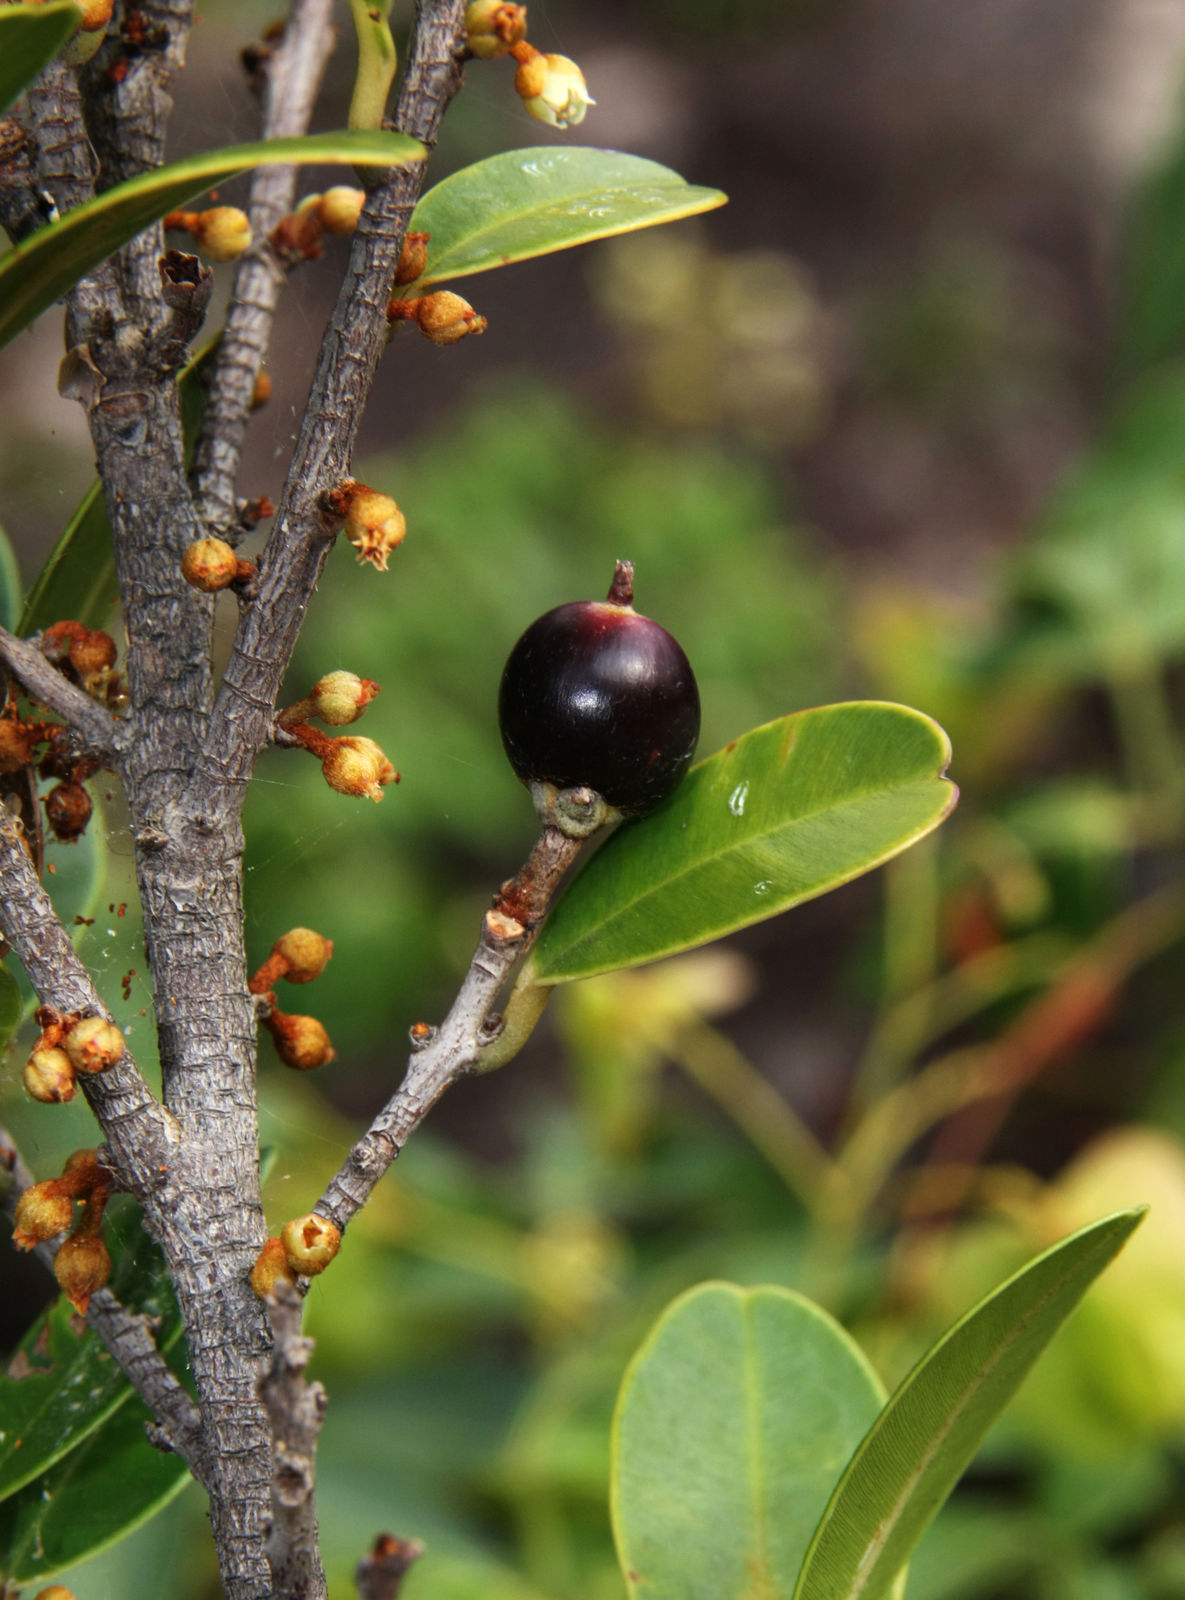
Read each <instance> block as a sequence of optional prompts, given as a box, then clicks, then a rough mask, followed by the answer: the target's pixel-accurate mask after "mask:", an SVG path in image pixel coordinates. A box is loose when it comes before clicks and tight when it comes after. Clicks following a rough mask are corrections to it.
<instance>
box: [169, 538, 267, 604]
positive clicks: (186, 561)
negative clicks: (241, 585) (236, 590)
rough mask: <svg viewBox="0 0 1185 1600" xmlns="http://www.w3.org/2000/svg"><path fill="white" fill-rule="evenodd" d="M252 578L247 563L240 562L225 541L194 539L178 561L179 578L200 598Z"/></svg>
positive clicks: (252, 570) (250, 568)
mask: <svg viewBox="0 0 1185 1600" xmlns="http://www.w3.org/2000/svg"><path fill="white" fill-rule="evenodd" d="M254 574H255V569H254V567H253V566H252V565H251V563H250V562H249V561H240V560H239V558H238V556H237V555H235V553H234V551H233V550H232V549H231V547H230V545H228V544H227V542H226V540H225V539H195V540H194V541H193V543H192V544H191V545H189V546H188V548H187V549H186V551H185V554H184V555H183V556H182V557H181V576H182V577H183V578H184V579H185V581H186V583H188V584H190V585H191V586H192V587H193V588H195V589H201V590H202V592H203V593H204V594H214V593H215V592H216V591H217V590H219V589H226V588H229V586H230V585H231V584H232V583H238V582H240V581H241V580H242V579H244V578H248V577H253V576H254Z"/></svg>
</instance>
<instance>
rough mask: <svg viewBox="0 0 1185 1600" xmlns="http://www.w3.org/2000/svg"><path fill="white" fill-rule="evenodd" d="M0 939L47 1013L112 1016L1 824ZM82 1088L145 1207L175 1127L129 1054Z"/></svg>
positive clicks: (119, 1171)
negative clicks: (13, 954) (48, 1008)
mask: <svg viewBox="0 0 1185 1600" xmlns="http://www.w3.org/2000/svg"><path fill="white" fill-rule="evenodd" d="M0 932H3V934H4V937H5V938H6V939H7V940H8V942H9V944H10V945H11V946H12V948H13V950H14V951H15V952H16V954H17V956H18V957H19V959H20V962H21V965H22V966H23V967H24V969H25V972H26V973H27V974H28V978H29V982H30V983H31V984H32V985H33V988H34V990H35V992H36V994H37V996H38V998H39V999H40V1000H41V1003H42V1004H43V1005H46V1006H52V1007H53V1009H54V1010H55V1011H60V1012H62V1013H66V1012H71V1011H81V1012H83V1013H85V1014H94V1013H98V1014H101V1015H102V1016H105V1017H109V1016H110V1012H109V1011H108V1010H107V1008H106V1006H104V1004H103V1002H102V1001H101V1000H100V998H99V995H98V992H97V991H96V989H95V987H94V985H93V984H92V983H91V980H90V974H89V973H88V972H87V970H86V967H85V966H84V965H83V963H82V962H81V961H80V960H79V958H78V955H77V953H76V952H75V949H74V946H73V945H72V944H71V943H70V937H69V935H68V934H67V932H66V930H65V928H64V927H63V926H62V924H61V921H60V920H59V918H58V914H57V912H56V911H55V910H54V908H53V905H52V904H51V902H50V899H49V896H48V895H47V894H46V892H45V890H44V889H43V888H42V887H41V884H40V882H39V880H38V878H37V873H36V871H35V869H34V867H33V863H32V861H31V860H30V859H29V854H28V852H27V851H26V849H25V846H24V843H23V841H22V839H21V835H20V832H19V827H18V825H17V824H16V823H14V822H12V821H11V820H8V819H4V820H0ZM81 1081H82V1089H83V1093H84V1094H85V1095H86V1098H87V1102H88V1104H89V1105H90V1108H91V1110H92V1111H93V1112H94V1114H95V1116H96V1117H97V1118H98V1121H99V1126H100V1127H101V1128H102V1130H103V1136H104V1138H105V1139H106V1140H107V1144H108V1147H109V1149H110V1151H111V1157H112V1160H111V1166H112V1169H113V1170H114V1172H115V1173H116V1176H117V1177H118V1178H119V1181H120V1183H121V1185H122V1186H123V1187H124V1188H125V1189H127V1190H129V1191H130V1192H131V1193H132V1194H134V1195H135V1196H136V1197H137V1198H138V1199H141V1200H143V1199H144V1198H145V1197H146V1196H147V1195H149V1194H150V1193H151V1192H152V1191H153V1190H155V1189H157V1188H159V1186H160V1182H161V1173H162V1171H163V1170H166V1169H167V1167H168V1165H169V1163H170V1161H171V1159H172V1155H173V1151H174V1149H175V1147H176V1144H177V1140H178V1132H177V1128H176V1124H175V1123H174V1122H173V1120H172V1118H171V1117H170V1116H169V1115H168V1113H167V1112H166V1111H165V1110H164V1108H163V1107H162V1106H161V1105H160V1104H159V1103H158V1102H157V1101H156V1100H155V1099H154V1098H153V1095H152V1091H151V1090H150V1089H149V1087H148V1085H147V1084H146V1083H145V1081H144V1079H143V1078H142V1077H141V1075H140V1072H139V1069H138V1068H137V1066H136V1064H135V1062H134V1060H133V1059H132V1056H131V1053H130V1052H125V1054H124V1056H123V1057H122V1059H121V1060H119V1061H117V1062H116V1063H115V1065H114V1066H111V1067H108V1068H107V1070H106V1071H105V1072H97V1073H86V1074H84V1075H83V1076H82V1080H81Z"/></svg>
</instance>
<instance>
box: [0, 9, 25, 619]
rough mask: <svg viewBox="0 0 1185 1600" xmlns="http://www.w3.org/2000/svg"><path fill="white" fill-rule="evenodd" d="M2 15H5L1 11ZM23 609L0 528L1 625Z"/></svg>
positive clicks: (11, 553) (9, 548) (14, 564)
mask: <svg viewBox="0 0 1185 1600" xmlns="http://www.w3.org/2000/svg"><path fill="white" fill-rule="evenodd" d="M0 15H3V13H2V12H0ZM20 611H21V573H20V568H19V567H18V566H17V560H16V552H15V550H14V549H13V548H12V541H11V540H10V539H9V537H8V535H7V534H6V533H5V531H4V529H3V528H0V625H3V626H4V627H5V628H8V629H9V630H11V628H12V625H13V623H14V622H15V621H16V619H17V617H18V616H20Z"/></svg>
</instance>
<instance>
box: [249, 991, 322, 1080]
mask: <svg viewBox="0 0 1185 1600" xmlns="http://www.w3.org/2000/svg"><path fill="white" fill-rule="evenodd" d="M264 1026H265V1027H266V1028H267V1030H268V1032H269V1033H270V1034H271V1036H272V1040H273V1042H274V1043H275V1046H276V1054H277V1055H278V1056H279V1058H280V1060H281V1061H282V1062H283V1063H284V1065H285V1066H286V1067H291V1068H292V1069H293V1071H294V1072H313V1071H314V1070H315V1069H316V1068H317V1067H324V1066H328V1064H329V1062H331V1061H336V1060H337V1051H336V1050H335V1049H334V1048H333V1045H332V1044H331V1043H330V1042H329V1034H328V1033H327V1032H326V1030H325V1024H324V1023H323V1022H319V1021H318V1020H317V1018H316V1017H290V1016H288V1015H286V1013H285V1012H283V1011H280V1010H278V1009H277V1008H276V1007H275V1006H273V1007H272V1011H271V1015H270V1016H268V1017H265V1018H264Z"/></svg>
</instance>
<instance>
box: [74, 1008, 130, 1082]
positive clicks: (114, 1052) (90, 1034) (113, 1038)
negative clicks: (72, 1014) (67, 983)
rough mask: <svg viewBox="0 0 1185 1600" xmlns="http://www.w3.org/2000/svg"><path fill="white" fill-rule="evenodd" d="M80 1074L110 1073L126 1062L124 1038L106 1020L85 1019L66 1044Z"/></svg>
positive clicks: (77, 1026)
mask: <svg viewBox="0 0 1185 1600" xmlns="http://www.w3.org/2000/svg"><path fill="white" fill-rule="evenodd" d="M62 1045H63V1047H64V1049H65V1051H66V1054H67V1055H68V1056H69V1057H70V1060H71V1062H72V1064H73V1066H74V1069H75V1071H77V1072H106V1071H107V1068H108V1067H113V1066H114V1065H115V1063H116V1062H117V1061H119V1060H121V1059H122V1057H123V1053H124V1048H125V1047H124V1042H123V1034H122V1033H120V1031H119V1029H118V1028H117V1027H116V1026H115V1024H114V1022H108V1020H107V1018H106V1017H83V1018H82V1020H81V1021H80V1022H76V1023H75V1024H74V1026H73V1027H72V1028H71V1029H70V1031H69V1033H68V1034H67V1035H66V1037H65V1038H64V1039H63V1040H62Z"/></svg>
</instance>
